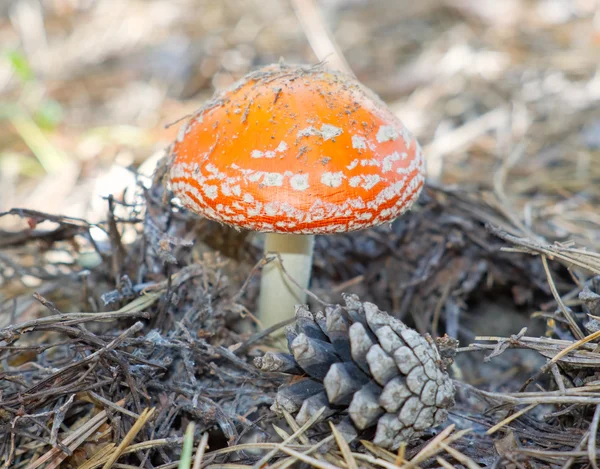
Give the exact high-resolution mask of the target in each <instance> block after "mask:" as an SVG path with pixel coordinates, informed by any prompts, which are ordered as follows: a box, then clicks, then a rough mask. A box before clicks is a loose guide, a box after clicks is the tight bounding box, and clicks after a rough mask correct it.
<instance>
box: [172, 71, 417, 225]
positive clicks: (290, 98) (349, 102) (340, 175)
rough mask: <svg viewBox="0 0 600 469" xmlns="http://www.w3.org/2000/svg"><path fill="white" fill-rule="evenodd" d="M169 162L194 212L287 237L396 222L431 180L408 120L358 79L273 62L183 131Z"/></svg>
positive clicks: (177, 188)
mask: <svg viewBox="0 0 600 469" xmlns="http://www.w3.org/2000/svg"><path fill="white" fill-rule="evenodd" d="M170 164H171V166H170V181H171V187H172V189H173V191H174V192H175V194H176V195H177V196H178V197H179V198H180V199H181V201H182V203H183V205H184V206H185V207H186V208H188V209H190V210H192V211H194V212H196V213H199V214H202V215H204V216H206V217H208V218H211V219H213V220H216V221H219V222H222V223H227V224H229V225H233V226H237V227H240V228H245V229H249V230H255V231H271V232H278V233H296V234H301V233H302V234H308V233H333V232H346V231H353V230H359V229H363V228H367V227H370V226H374V225H379V224H382V223H386V222H390V221H392V220H393V219H394V218H396V217H398V216H399V215H401V214H402V213H403V212H404V211H406V210H407V209H408V208H409V207H410V206H411V204H412V203H413V202H414V201H415V200H416V198H417V197H418V195H419V192H420V191H421V188H422V187H423V183H424V179H425V162H424V159H423V154H422V152H421V148H420V147H419V144H418V142H417V141H416V139H415V138H414V137H413V136H412V135H411V134H410V133H409V132H408V130H407V129H406V128H405V127H404V125H403V124H402V122H400V120H398V118H396V116H394V114H392V113H391V112H390V111H389V110H388V109H387V107H386V106H385V104H383V103H382V102H381V101H380V100H379V98H378V97H377V96H375V95H374V94H373V93H372V92H370V91H369V90H367V89H366V88H365V87H363V86H362V85H360V84H359V83H358V82H357V81H356V80H354V79H353V78H350V77H348V76H346V75H343V74H341V73H337V72H330V71H327V70H324V69H323V68H322V67H302V66H285V65H272V66H269V67H266V68H263V69H261V70H258V71H256V72H254V73H251V74H249V75H248V76H246V77H245V78H244V79H242V80H241V81H239V82H238V83H236V84H235V85H234V86H233V87H232V88H230V89H229V90H226V91H224V92H222V93H218V94H217V95H216V96H215V97H214V98H213V99H212V100H211V101H210V102H209V103H208V104H207V105H205V106H204V107H203V108H201V109H200V110H199V111H198V112H196V114H195V115H194V116H192V118H191V119H190V120H189V121H188V122H187V123H186V124H185V125H184V126H183V127H182V128H181V130H180V132H179V135H178V137H177V140H176V142H175V143H174V145H173V148H172V155H171V163H170Z"/></svg>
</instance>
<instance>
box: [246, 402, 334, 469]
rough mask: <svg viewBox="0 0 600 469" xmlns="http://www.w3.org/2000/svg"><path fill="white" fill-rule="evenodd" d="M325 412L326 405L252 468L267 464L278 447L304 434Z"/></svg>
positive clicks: (256, 468) (255, 468) (257, 468)
mask: <svg viewBox="0 0 600 469" xmlns="http://www.w3.org/2000/svg"><path fill="white" fill-rule="evenodd" d="M323 412H325V408H324V407H323V408H321V409H319V411H318V412H317V413H316V414H315V415H313V416H312V417H311V418H310V419H309V420H308V421H307V422H306V423H305V424H304V425H302V426H301V427H300V428H298V430H296V431H295V432H294V433H293V434H291V435H290V436H289V437H288V438H286V439H285V440H284V441H283V442H282V443H281V444H279V445H277V447H276V449H273V450H271V451H269V452H268V453H267V454H265V455H264V456H263V457H262V458H261V459H259V460H258V461H257V462H256V463H255V464H254V465H253V466H252V468H253V469H259V468H260V467H262V466H263V465H264V464H266V463H267V462H268V461H269V459H271V458H272V457H273V456H275V455H276V454H277V449H279V447H280V446H281V445H285V444H288V443H291V442H292V441H294V440H295V439H296V438H298V437H299V436H300V435H302V434H303V433H304V432H305V431H306V430H308V429H309V428H310V427H312V426H313V425H314V423H315V422H316V421H317V420H319V419H320V418H321V415H323Z"/></svg>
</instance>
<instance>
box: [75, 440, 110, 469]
mask: <svg viewBox="0 0 600 469" xmlns="http://www.w3.org/2000/svg"><path fill="white" fill-rule="evenodd" d="M115 446H116V445H115V444H114V443H109V444H108V445H106V446H105V447H104V448H100V449H99V450H98V451H97V452H96V453H94V455H93V456H92V457H91V458H90V459H88V460H87V461H86V462H84V463H83V464H81V465H79V466H78V467H77V469H93V468H94V467H99V466H101V465H102V464H103V463H104V461H105V460H107V459H108V458H109V457H110V454H111V453H112V452H113V450H114V448H115Z"/></svg>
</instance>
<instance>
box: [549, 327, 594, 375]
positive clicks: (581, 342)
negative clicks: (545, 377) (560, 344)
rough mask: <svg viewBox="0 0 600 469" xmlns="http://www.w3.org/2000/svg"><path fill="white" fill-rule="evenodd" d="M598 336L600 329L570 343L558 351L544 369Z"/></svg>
mask: <svg viewBox="0 0 600 469" xmlns="http://www.w3.org/2000/svg"><path fill="white" fill-rule="evenodd" d="M598 337H600V331H596V332H593V333H591V334H590V335H588V336H586V337H584V338H583V339H580V340H578V341H577V342H574V343H573V344H571V345H569V346H568V347H566V348H564V349H563V350H561V351H560V352H558V353H557V354H556V355H555V356H554V357H553V358H552V360H550V362H549V363H546V364H545V365H544V366H543V367H542V370H543V371H546V370H548V369H549V368H550V366H551V365H552V364H553V363H556V362H557V361H559V360H560V359H561V358H563V357H564V356H565V355H567V354H568V353H569V352H572V351H573V350H577V349H578V348H580V347H581V346H582V345H584V344H586V343H588V342H591V341H592V340H595V339H597V338H598Z"/></svg>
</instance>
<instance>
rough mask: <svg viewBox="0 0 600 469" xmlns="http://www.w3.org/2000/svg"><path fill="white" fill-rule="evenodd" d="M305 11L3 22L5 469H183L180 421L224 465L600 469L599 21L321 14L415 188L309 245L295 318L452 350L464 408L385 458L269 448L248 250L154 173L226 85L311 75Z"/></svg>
mask: <svg viewBox="0 0 600 469" xmlns="http://www.w3.org/2000/svg"><path fill="white" fill-rule="evenodd" d="M310 3H311V2H298V1H296V2H291V3H288V2H285V1H281V0H261V1H258V0H221V1H218V2H217V1H210V0H200V1H199V0H181V1H177V2H174V1H170V0H154V1H142V0H121V1H119V2H113V1H111V0H97V1H95V2H87V1H78V0H70V1H69V0H48V1H44V2H37V1H28V0H23V1H14V2H6V3H5V4H2V5H0V44H2V57H0V107H1V108H0V119H1V120H0V188H1V189H0V464H2V465H3V467H7V468H8V467H11V468H28V469H34V468H36V467H68V468H85V469H92V468H96V467H108V465H109V464H110V463H111V462H114V460H116V463H115V464H114V466H113V467H121V468H132V467H148V468H159V467H160V468H168V467H177V465H178V463H179V459H180V456H181V446H182V442H183V439H184V432H185V430H186V428H188V423H189V422H191V421H193V422H195V424H196V430H195V431H196V434H195V443H194V444H197V445H198V446H197V448H198V450H201V452H202V453H203V460H202V461H201V462H202V467H205V466H207V465H210V466H212V467H213V468H214V469H216V468H217V467H219V468H237V469H239V468H240V467H242V466H244V467H251V466H252V465H255V464H257V463H259V464H260V465H262V464H263V463H266V461H263V460H261V458H262V457H263V456H264V455H265V454H266V453H267V452H268V451H269V450H273V453H272V454H271V456H272V457H271V459H270V464H272V465H277V466H278V467H280V468H284V467H287V466H288V465H291V464H292V463H294V462H296V461H297V460H298V459H304V460H305V461H306V462H308V463H309V464H312V465H314V466H316V467H321V468H328V469H331V468H333V467H356V465H360V466H362V467H387V468H391V467H440V466H444V467H451V466H452V465H454V466H456V467H469V468H472V467H577V466H581V467H587V466H592V467H598V466H597V462H596V459H597V457H598V456H600V449H599V447H600V440H599V439H598V425H599V423H600V375H599V374H598V372H597V370H598V367H600V349H599V348H598V347H599V344H600V342H599V338H600V332H599V331H600V323H599V322H598V321H600V210H599V209H598V207H600V68H599V65H598V64H599V60H598V58H599V57H600V16H599V13H598V11H597V2H596V1H595V0H505V1H503V2H499V1H494V0H489V1H481V0H479V1H478V0H421V1H420V2H409V1H405V0H385V1H384V0H381V1H376V2H367V1H363V0H347V1H342V0H331V1H323V2H320V5H321V8H320V9H319V10H318V11H317V13H318V14H320V15H322V18H323V19H324V21H325V23H326V24H327V25H328V26H329V28H330V29H331V31H332V36H333V38H334V41H335V43H336V44H337V47H338V52H337V55H336V56H335V57H332V59H340V58H342V57H343V58H345V61H346V62H347V63H348V65H349V67H350V68H351V69H352V71H353V72H354V73H355V75H356V76H357V77H358V79H360V80H361V81H362V82H363V83H364V84H365V85H367V86H368V87H370V88H372V89H373V90H374V91H376V92H377V93H378V94H379V95H380V96H381V97H382V98H383V99H384V100H385V101H386V102H387V103H388V105H389V106H390V108H391V109H392V110H393V111H394V112H395V113H396V114H397V115H398V116H399V117H400V118H401V119H402V120H403V122H404V123H405V124H406V126H407V127H408V128H409V129H410V130H411V131H412V133H413V134H414V135H415V136H416V137H417V138H418V140H419V141H420V142H421V144H422V146H423V148H424V150H425V154H426V158H427V163H428V184H427V187H426V189H425V191H424V193H423V196H422V197H421V199H420V201H419V203H418V204H417V206H416V207H415V209H414V210H412V211H411V212H410V213H409V214H407V215H406V216H404V217H402V218H400V219H398V220H397V221H396V222H394V223H393V225H392V226H391V228H390V227H385V228H377V229H372V230H367V231H363V232H358V233H353V234H348V235H336V236H328V237H325V236H322V237H318V238H317V242H316V251H315V261H314V272H313V275H314V277H313V280H312V284H311V292H312V293H313V294H314V295H315V297H316V298H318V299H319V301H313V300H311V301H312V303H311V305H310V306H311V308H312V309H313V310H314V311H316V310H317V309H318V308H319V307H320V304H322V303H323V302H324V303H329V304H336V303H339V302H341V301H342V293H354V294H356V295H358V296H359V297H360V299H361V301H370V302H373V303H375V304H376V305H377V306H378V307H379V308H380V309H382V310H385V311H388V312H390V314H393V315H394V316H396V317H398V318H400V319H402V320H403V321H405V322H406V323H407V324H409V325H410V326H412V327H415V328H416V329H417V330H419V331H420V332H422V333H426V332H427V333H430V334H431V335H432V336H434V337H439V336H443V335H444V334H445V333H447V334H448V335H450V336H453V337H456V338H458V339H459V340H460V348H459V353H458V356H457V359H456V361H455V363H454V365H453V366H452V368H451V369H450V374H451V376H452V378H453V380H454V382H455V385H456V388H457V396H458V397H457V404H456V406H455V407H454V409H453V410H452V411H451V415H450V419H449V421H448V422H447V424H445V426H443V427H442V428H438V429H435V430H432V431H429V432H427V433H426V434H425V435H424V436H423V437H421V438H419V439H416V440H415V441H412V442H410V443H409V444H408V445H407V446H406V447H403V448H402V450H401V452H400V453H399V454H392V453H389V452H386V451H385V450H383V449H381V448H377V447H374V446H373V445H371V444H369V443H368V442H365V443H356V445H354V446H352V447H351V448H350V449H351V452H348V451H347V449H348V448H346V447H344V445H343V444H342V445H338V444H335V439H334V438H333V436H331V430H329V427H326V428H325V427H318V426H317V427H315V428H311V429H309V430H307V431H305V432H304V433H302V434H301V435H300V436H299V437H298V438H297V439H296V440H294V441H293V442H290V443H289V444H286V445H280V444H279V441H280V440H279V437H282V436H283V438H285V435H286V432H287V433H293V431H294V422H293V421H292V420H289V419H288V421H287V423H286V422H285V420H282V419H281V418H278V417H277V416H276V415H275V414H274V413H272V412H271V411H270V410H269V405H270V404H271V403H272V400H273V396H274V393H275V392H276V390H277V387H278V385H279V384H281V383H282V382H283V381H284V380H285V379H286V378H285V377H282V376H272V375H268V376H267V375H262V374H261V373H259V372H258V371H257V370H256V369H255V368H254V367H253V365H252V360H253V358H255V357H257V356H260V355H262V354H263V353H264V352H265V351H267V350H270V349H272V344H271V343H270V341H269V338H268V337H266V336H265V334H262V333H261V332H256V329H255V330H254V331H253V330H252V329H251V328H250V327H249V325H252V326H253V327H254V326H255V324H254V322H255V321H254V315H253V312H254V311H255V309H256V308H255V305H256V299H257V293H258V279H259V276H260V266H261V262H262V249H261V238H260V236H258V235H252V234H248V233H238V232H236V231H233V230H231V229H228V228H226V227H222V226H220V225H218V224H215V223H213V222H210V221H208V220H206V219H200V218H199V217H197V216H194V215H192V214H189V213H186V212H184V211H182V210H180V209H178V208H177V207H176V206H175V205H173V204H172V203H171V201H170V200H169V197H168V193H167V194H166V193H165V189H164V187H163V186H162V184H161V177H160V176H161V166H160V162H161V158H162V157H163V156H164V155H165V152H166V149H167V148H168V146H169V144H170V142H171V141H172V140H173V139H174V138H175V136H176V134H177V130H178V127H179V126H178V124H174V125H168V124H170V123H174V122H176V121H178V120H179V119H181V118H182V117H184V116H186V115H188V114H190V113H191V112H193V111H194V110H195V109H196V108H198V107H200V106H201V105H202V103H203V102H204V101H206V99H208V98H209V97H210V96H211V95H212V93H213V91H214V89H219V88H222V87H225V86H228V85H229V84H231V83H233V82H234V81H235V80H237V79H238V78H240V77H242V76H243V75H244V74H246V73H247V72H248V71H250V70H252V69H254V68H256V67H259V66H261V65H265V64H269V63H273V62H277V61H278V60H279V59H280V57H282V58H284V59H285V60H286V61H287V62H289V63H316V62H318V61H319V58H318V57H317V56H316V55H314V52H313V48H314V50H316V51H318V50H320V49H319V47H320V45H321V46H322V45H323V39H322V38H321V39H319V37H317V36H315V31H314V30H312V29H311V28H310V27H307V26H306V23H302V22H301V21H299V20H298V17H297V15H300V17H302V15H303V14H304V15H306V14H309V15H310V12H307V11H302V8H299V7H298V5H302V4H304V5H307V4H310ZM292 4H295V5H296V6H297V10H296V11H295V10H294V8H293V7H292ZM298 8H299V9H298ZM312 14H313V15H314V12H313V13H312ZM305 18H306V16H305ZM309 19H310V16H309ZM312 19H313V20H315V18H312ZM302 24H304V28H303V27H302V26H301V25H302ZM309 24H316V23H315V21H309ZM319 41H320V42H319ZM311 45H312V47H313V48H311ZM327 45H328V44H327V39H325V47H326V46H327ZM329 45H331V43H330V44H329ZM157 163H159V165H158V170H157V171H156V172H155V168H156V167H157ZM258 329H259V328H258ZM274 425H276V426H277V430H274ZM203 434H207V435H208V448H205V446H206V441H205V440H201V438H200V437H201V435H203ZM277 434H278V436H277ZM327 438H329V440H330V442H331V444H328V445H324V446H323V447H321V448H320V449H319V450H316V449H315V448H314V445H315V444H317V443H318V442H319V441H322V440H323V439H327ZM240 445H242V446H240ZM199 452H200V451H199ZM299 452H300V453H302V452H309V453H311V452H313V453H312V454H311V456H307V455H299V454H298V453H299ZM117 458H118V459H117Z"/></svg>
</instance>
